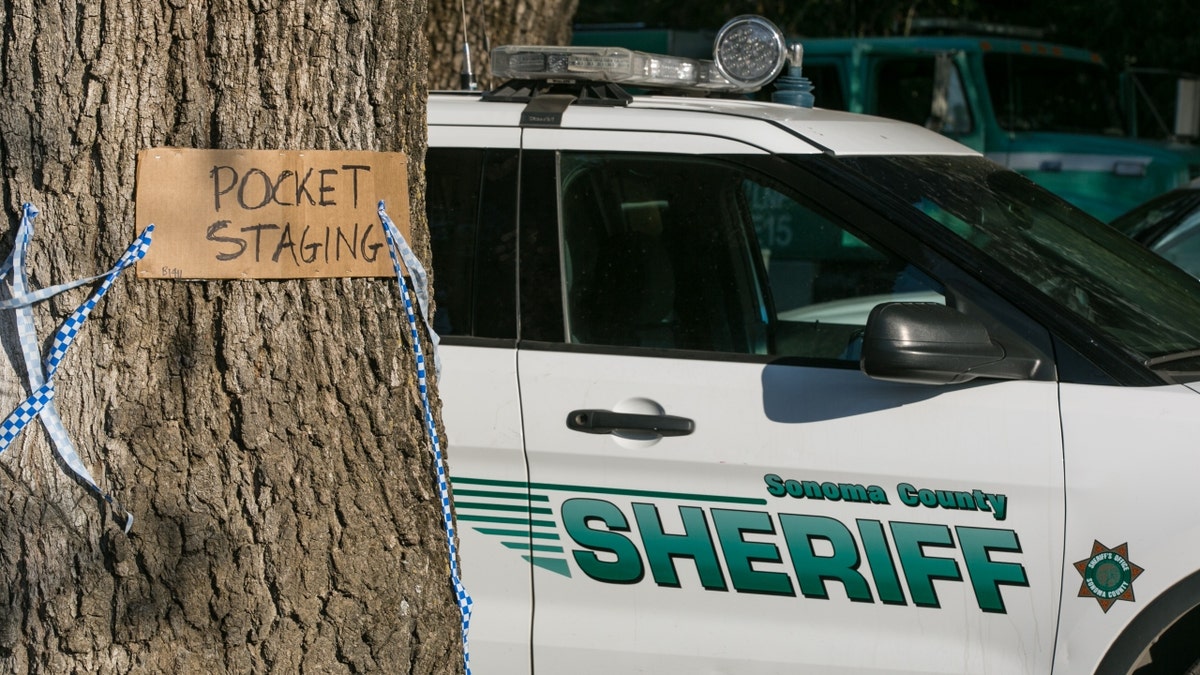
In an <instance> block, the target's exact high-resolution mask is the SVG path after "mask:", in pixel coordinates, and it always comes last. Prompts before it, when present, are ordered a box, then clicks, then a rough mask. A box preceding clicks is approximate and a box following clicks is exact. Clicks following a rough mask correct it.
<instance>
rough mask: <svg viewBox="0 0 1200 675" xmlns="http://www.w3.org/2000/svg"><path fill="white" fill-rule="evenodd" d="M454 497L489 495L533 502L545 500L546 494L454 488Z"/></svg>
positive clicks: (547, 499) (546, 498)
mask: <svg viewBox="0 0 1200 675" xmlns="http://www.w3.org/2000/svg"><path fill="white" fill-rule="evenodd" d="M454 496H455V497H491V498H493V499H528V500H530V501H535V502H547V501H550V498H549V497H547V496H546V495H531V494H528V493H526V492H494V491H492V490H455V491H454Z"/></svg>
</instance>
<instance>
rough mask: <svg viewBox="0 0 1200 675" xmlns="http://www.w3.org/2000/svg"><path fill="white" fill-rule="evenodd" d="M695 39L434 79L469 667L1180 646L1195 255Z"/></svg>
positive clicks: (917, 663) (772, 46) (590, 50)
mask: <svg viewBox="0 0 1200 675" xmlns="http://www.w3.org/2000/svg"><path fill="white" fill-rule="evenodd" d="M715 47H716V49H715V56H714V60H713V61H691V60H686V59H677V58H670V57H662V56H654V55H648V54H644V53H640V52H630V51H626V50H622V49H602V48H595V47H587V48H548V47H530V48H519V47H510V48H500V49H498V50H496V51H495V52H494V54H493V57H492V64H493V72H494V73H495V74H497V75H499V76H500V77H503V78H511V79H512V81H511V82H509V83H508V84H507V85H505V86H503V87H500V88H499V89H497V90H495V91H492V92H488V93H483V94H481V93H479V92H462V93H436V94H432V95H431V96H430V99H429V105H428V123H429V151H428V156H427V165H426V167H427V181H428V188H427V195H428V213H429V220H430V226H431V235H432V243H433V261H434V262H433V268H434V275H435V276H434V289H435V299H436V308H437V309H436V314H435V318H434V327H435V329H437V331H438V332H439V333H441V335H442V336H443V338H442V344H441V348H440V355H441V361H442V364H443V365H442V372H441V376H440V384H439V389H440V393H441V397H442V401H443V404H444V420H445V424H446V429H447V434H448V442H449V446H448V454H449V457H448V461H449V474H450V478H451V484H452V487H453V496H454V506H455V510H456V515H457V523H458V532H459V536H460V537H461V548H460V551H461V565H462V570H463V580H464V582H465V585H466V588H467V590H468V591H469V592H470V594H471V595H472V597H473V599H474V612H473V615H472V618H471V626H470V640H469V645H468V649H469V655H470V663H471V667H472V669H473V670H474V671H475V672H477V673H483V674H485V675H504V674H515V673H520V674H523V675H527V674H529V673H540V674H559V673H571V674H573V675H574V674H580V673H595V674H597V675H599V674H604V675H610V674H614V673H615V674H624V673H654V674H660V673H688V674H695V673H737V674H749V673H770V674H777V673H781V672H809V671H812V672H823V673H855V674H857V673H876V672H889V673H893V672H894V673H899V672H904V673H918V672H919V673H981V672H988V673H1005V674H1009V673H1064V674H1066V673H1093V672H1103V673H1159V672H1162V673H1168V672H1169V673H1182V672H1189V671H1188V669H1189V668H1192V669H1195V668H1196V666H1194V665H1193V664H1194V662H1196V661H1197V659H1200V610H1198V609H1197V607H1198V605H1200V506H1198V503H1200V498H1198V496H1197V495H1198V493H1200V490H1198V487H1197V485H1198V482H1200V393H1198V392H1200V281H1197V280H1196V279H1194V278H1192V277H1190V276H1189V275H1187V274H1185V273H1183V272H1181V271H1180V270H1178V269H1176V268H1174V267H1172V266H1170V265H1169V264H1168V263H1165V262H1164V261H1162V260H1161V259H1159V258H1158V257H1157V256H1155V255H1154V254H1152V253H1150V252H1148V251H1146V250H1143V249H1142V248H1141V247H1139V246H1138V245H1136V244H1134V243H1133V242H1132V241H1129V240H1127V239H1126V238H1124V237H1123V236H1122V235H1121V234H1120V233H1118V232H1116V231H1114V230H1111V229H1109V228H1107V227H1106V226H1104V225H1103V224H1101V223H1100V222H1098V221H1095V220H1093V219H1091V218H1090V217H1088V216H1086V215H1085V214H1084V213H1082V212H1081V211H1079V210H1077V209H1075V208H1073V207H1072V206H1070V205H1068V204H1067V203H1065V202H1063V201H1062V200H1060V199H1058V198H1056V197H1055V196H1053V195H1051V194H1049V193H1048V192H1046V191H1044V190H1042V189H1040V188H1038V187H1035V186H1034V185H1033V184H1032V183H1031V182H1030V181H1028V180H1026V179H1025V178H1024V177H1022V176H1021V175H1019V174H1018V173H1014V172H1013V171H1010V170H1007V169H1005V168H1003V167H1001V166H999V165H997V164H995V163H993V162H991V161H989V160H987V159H985V158H984V157H982V156H980V155H979V154H977V153H976V152H973V151H971V150H969V149H967V148H965V147H963V146H961V145H958V144H956V143H955V142H953V141H951V140H948V139H947V138H945V137H943V136H941V135H938V134H937V133H934V132H932V131H928V130H926V129H923V128H920V127H916V126H912V125H908V124H904V123H900V122H895V121H889V120H884V119H879V118H873V117H867V116H861V115H853V114H845V113H837V112H830V111H825V110H821V109H820V108H819V103H820V98H819V96H820V92H819V91H818V92H815V93H816V95H817V97H818V98H817V104H818V107H817V108H807V107H799V106H796V105H785V104H782V103H775V102H767V101H756V100H752V99H750V98H749V97H747V96H745V95H741V96H740V97H738V98H731V97H729V96H728V95H726V94H724V92H727V91H739V90H740V91H748V90H753V89H755V88H757V87H759V86H761V85H762V84H763V83H764V82H767V81H770V80H771V78H772V77H773V76H774V75H775V74H776V73H778V72H779V71H780V69H781V68H782V65H781V64H782V63H783V59H784V58H785V55H786V54H787V52H788V47H787V45H786V44H785V42H784V40H783V38H782V36H781V35H779V34H778V31H777V30H775V29H774V28H773V26H771V25H770V24H769V22H766V21H764V20H761V19H757V18H752V17H739V19H737V20H735V21H734V22H731V24H729V25H727V26H726V28H725V29H723V30H722V31H721V32H720V33H718V39H717V43H716V45H715ZM795 51H798V50H793V54H794V52H795ZM799 65H802V64H797V62H796V61H793V62H792V65H791V69H790V74H787V75H785V76H784V77H785V78H790V80H789V81H790V85H780V86H782V87H785V88H786V86H792V87H794V88H795V87H799V88H800V89H804V78H803V71H802V70H801V68H800V67H798V66H799ZM631 89H637V90H638V91H639V93H637V94H632V95H631V94H630V93H629V91H630V90H631ZM685 91H686V92H690V94H691V95H687V94H681V93H680V92H685Z"/></svg>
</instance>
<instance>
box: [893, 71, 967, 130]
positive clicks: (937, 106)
mask: <svg viewBox="0 0 1200 675" xmlns="http://www.w3.org/2000/svg"><path fill="white" fill-rule="evenodd" d="M875 83H876V86H875V110H874V111H872V112H874V114H876V115H881V116H883V117H890V118H892V119H898V120H903V121H905V122H912V123H913V124H919V125H921V126H923V127H928V128H930V129H934V130H935V131H939V132H941V133H943V134H947V135H951V136H953V135H961V134H966V133H970V131H971V129H972V120H971V113H970V109H969V108H968V106H967V98H966V94H965V92H964V90H963V84H962V76H961V75H960V74H959V72H958V67H957V66H956V65H955V64H954V61H953V59H952V58H951V55H950V54H948V53H947V54H939V55H928V56H912V57H884V58H880V59H879V61H878V63H877V65H876V68H875Z"/></svg>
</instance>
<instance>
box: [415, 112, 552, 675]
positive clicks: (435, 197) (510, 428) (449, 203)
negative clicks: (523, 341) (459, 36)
mask: <svg viewBox="0 0 1200 675" xmlns="http://www.w3.org/2000/svg"><path fill="white" fill-rule="evenodd" d="M519 140H520V139H519V132H518V130H516V129H513V128H503V127H486V126H452V125H437V124H433V125H430V127H429V146H430V147H429V151H428V153H427V155H426V175H427V184H426V202H427V207H428V208H427V213H428V215H429V225H430V239H431V244H432V250H433V273H434V293H435V295H434V300H435V303H436V307H437V310H436V312H435V315H434V328H435V330H436V331H437V332H438V333H439V334H440V335H441V337H442V341H441V345H440V347H439V354H440V361H441V363H442V367H441V370H440V373H439V375H438V390H439V392H440V395H441V400H442V402H443V408H442V419H443V420H444V422H445V425H446V445H445V447H446V454H447V468H448V472H449V477H450V484H451V487H452V488H453V496H454V507H455V512H456V518H457V522H458V529H457V533H458V536H459V542H460V545H459V553H460V558H461V570H462V581H463V584H464V585H465V587H466V589H467V592H468V593H470V594H471V597H472V600H473V602H474V604H473V608H472V615H471V631H470V641H469V644H468V648H469V651H470V659H471V663H472V665H473V667H474V668H475V669H476V671H477V672H486V673H511V674H514V675H515V674H519V673H529V672H530V670H531V665H530V655H529V643H530V639H531V636H530V635H531V633H530V617H531V615H532V611H533V609H532V608H533V595H532V580H531V578H530V565H529V563H528V561H527V560H524V559H523V558H521V557H520V556H519V555H512V556H501V555H496V554H495V552H494V550H493V549H494V547H499V548H501V549H502V550H511V549H506V548H505V547H507V546H513V545H515V546H517V547H518V548H519V547H520V546H522V545H528V529H529V528H528V524H527V523H525V522H524V521H523V520H522V518H521V517H520V514H521V513H523V512H524V511H526V495H525V490H524V488H523V487H522V489H521V490H520V491H514V490H512V489H511V486H512V485H521V486H524V485H526V484H527V482H528V479H527V475H526V472H525V454H524V439H523V437H522V432H521V409H520V397H519V394H518V390H517V372H516V366H517V358H516V357H517V351H516V337H517V320H516V319H517V318H516V285H517V284H516V240H515V233H516V211H517V202H516V199H517V176H518V173H517V167H518V161H519V157H518V145H519Z"/></svg>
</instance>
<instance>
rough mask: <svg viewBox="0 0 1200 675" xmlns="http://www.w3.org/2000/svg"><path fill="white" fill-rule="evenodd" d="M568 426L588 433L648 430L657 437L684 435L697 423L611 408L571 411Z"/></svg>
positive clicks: (670, 416) (684, 419) (672, 416)
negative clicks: (618, 410)
mask: <svg viewBox="0 0 1200 675" xmlns="http://www.w3.org/2000/svg"><path fill="white" fill-rule="evenodd" d="M567 428H568V429H571V430H573V431H582V432H584V433H587V434H611V433H613V432H614V431H651V432H654V433H656V434H658V435H659V436H687V435H688V434H690V433H692V432H693V431H695V429H696V423H695V422H693V421H692V420H690V419H688V418H686V417H676V416H674V415H642V414H639V413H623V412H613V411H612V410H572V411H571V412H570V414H568V415H567Z"/></svg>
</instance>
